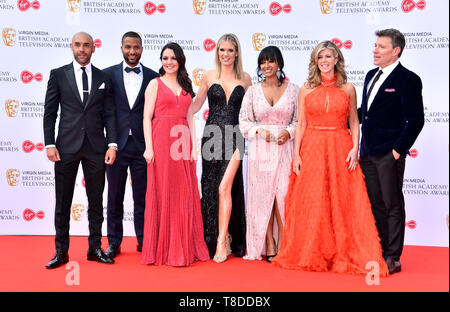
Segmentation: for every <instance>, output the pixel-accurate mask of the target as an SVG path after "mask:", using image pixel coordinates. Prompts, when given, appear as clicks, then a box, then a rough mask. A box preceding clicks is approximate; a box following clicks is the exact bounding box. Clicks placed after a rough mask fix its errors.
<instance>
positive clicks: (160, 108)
mask: <svg viewBox="0 0 450 312" xmlns="http://www.w3.org/2000/svg"><path fill="white" fill-rule="evenodd" d="M161 61H162V67H161V69H160V70H159V73H160V74H161V78H156V79H153V80H152V81H151V82H150V83H149V85H148V87H147V89H146V91H145V106H144V120H143V122H144V137H145V147H146V149H145V152H144V157H145V159H146V161H147V166H148V173H147V195H146V199H145V200H146V203H145V223H144V240H143V247H142V263H143V264H156V265H162V264H166V265H172V266H187V265H191V264H193V262H194V261H196V260H201V261H206V260H209V255H208V249H207V247H206V244H205V241H204V238H203V221H202V215H201V208H200V194H199V191H198V182H197V175H196V164H195V161H196V159H197V158H196V155H197V151H196V148H195V147H196V143H195V127H194V117H193V112H192V109H191V103H192V97H193V96H194V95H195V94H194V92H193V90H192V83H191V80H190V79H189V76H188V74H187V71H186V68H185V62H186V58H185V56H184V53H183V50H182V49H181V47H180V46H179V45H178V44H177V43H168V44H167V45H166V46H164V48H163V49H162V52H161Z"/></svg>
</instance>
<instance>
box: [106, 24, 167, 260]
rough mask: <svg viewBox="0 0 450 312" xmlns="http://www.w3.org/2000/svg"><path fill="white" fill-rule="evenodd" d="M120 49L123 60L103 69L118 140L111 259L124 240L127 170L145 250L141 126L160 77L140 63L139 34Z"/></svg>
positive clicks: (110, 174) (111, 171) (111, 170)
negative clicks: (149, 94) (149, 96)
mask: <svg viewBox="0 0 450 312" xmlns="http://www.w3.org/2000/svg"><path fill="white" fill-rule="evenodd" d="M121 50H122V53H123V58H124V61H123V62H121V63H120V64H118V65H115V66H111V67H109V68H106V69H105V70H104V72H106V73H107V74H109V75H110V77H111V81H112V85H113V90H114V91H113V92H114V103H115V106H116V120H117V139H118V142H117V143H118V152H117V158H116V161H115V162H114V164H113V165H112V166H109V167H108V168H107V171H106V174H107V178H108V205H107V231H108V243H109V247H108V249H107V250H106V254H107V255H108V256H109V257H111V258H115V257H116V255H117V254H119V253H120V244H121V243H122V238H123V223H122V220H123V201H124V195H125V187H126V182H127V176H128V168H130V174H131V185H132V191H133V201H134V213H133V219H134V229H135V233H136V238H137V250H138V251H141V250H142V239H143V233H144V210H145V193H146V188H147V163H146V161H145V159H144V157H143V154H144V151H145V141H144V133H143V126H142V119H143V113H144V93H145V89H146V88H147V85H148V83H149V82H150V80H152V79H153V78H155V77H157V76H159V75H158V74H157V73H156V72H154V71H153V70H151V69H149V68H147V67H145V66H143V65H142V64H141V63H140V62H139V60H140V58H141V54H142V50H143V47H142V39H141V37H140V36H139V34H138V33H136V32H132V31H130V32H127V33H125V34H124V35H123V36H122V46H121Z"/></svg>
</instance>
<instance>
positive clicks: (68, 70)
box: [64, 63, 83, 105]
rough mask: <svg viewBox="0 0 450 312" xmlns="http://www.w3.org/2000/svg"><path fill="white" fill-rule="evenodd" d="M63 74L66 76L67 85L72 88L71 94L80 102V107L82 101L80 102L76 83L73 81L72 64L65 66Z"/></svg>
mask: <svg viewBox="0 0 450 312" xmlns="http://www.w3.org/2000/svg"><path fill="white" fill-rule="evenodd" d="M64 72H65V74H66V78H67V80H68V81H69V85H70V87H71V88H72V91H73V93H74V94H75V97H76V98H77V99H78V101H79V102H80V105H82V104H83V101H82V100H81V97H80V92H79V91H78V86H77V81H76V79H75V71H74V69H73V64H72V63H70V64H69V65H67V67H66V69H65V71H64Z"/></svg>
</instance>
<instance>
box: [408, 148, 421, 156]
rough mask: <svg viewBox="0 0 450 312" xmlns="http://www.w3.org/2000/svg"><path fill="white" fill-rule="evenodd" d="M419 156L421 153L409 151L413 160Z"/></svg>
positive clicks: (415, 150) (414, 150)
mask: <svg viewBox="0 0 450 312" xmlns="http://www.w3.org/2000/svg"><path fill="white" fill-rule="evenodd" d="M418 155H419V152H418V151H417V149H415V148H413V149H412V150H410V151H409V156H411V158H416V157H417V156H418Z"/></svg>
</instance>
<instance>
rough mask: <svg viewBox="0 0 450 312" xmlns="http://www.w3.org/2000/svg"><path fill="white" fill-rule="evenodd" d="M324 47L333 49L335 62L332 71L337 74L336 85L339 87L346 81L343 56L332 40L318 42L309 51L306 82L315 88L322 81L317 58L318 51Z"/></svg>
mask: <svg viewBox="0 0 450 312" xmlns="http://www.w3.org/2000/svg"><path fill="white" fill-rule="evenodd" d="M326 49H329V50H331V51H333V54H334V57H336V58H337V63H336V65H334V72H335V73H336V74H337V80H336V86H337V87H341V86H342V85H344V84H345V83H346V82H347V73H346V72H345V62H344V56H343V55H342V52H341V50H340V49H339V48H338V47H337V46H336V45H335V44H334V43H333V42H332V41H329V40H326V41H322V42H321V43H319V44H318V45H317V46H316V47H315V48H314V50H313V51H312V53H311V59H310V61H309V74H308V81H307V82H306V85H307V87H308V88H315V87H317V86H319V85H320V84H321V83H322V77H321V75H320V70H319V67H318V66H317V60H318V57H319V53H320V52H322V51H323V50H326Z"/></svg>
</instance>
